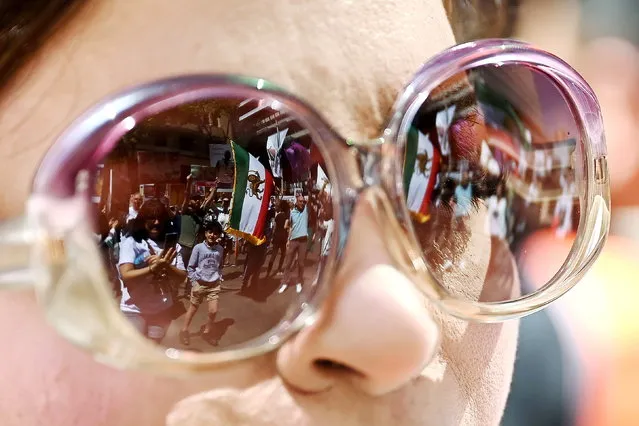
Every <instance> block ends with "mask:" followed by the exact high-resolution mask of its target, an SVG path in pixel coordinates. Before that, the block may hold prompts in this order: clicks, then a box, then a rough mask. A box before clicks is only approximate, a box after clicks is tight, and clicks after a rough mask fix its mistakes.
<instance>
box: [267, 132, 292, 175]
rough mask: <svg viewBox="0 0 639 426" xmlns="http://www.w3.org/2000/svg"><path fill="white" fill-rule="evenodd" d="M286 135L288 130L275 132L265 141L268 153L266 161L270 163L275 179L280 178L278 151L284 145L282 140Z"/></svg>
mask: <svg viewBox="0 0 639 426" xmlns="http://www.w3.org/2000/svg"><path fill="white" fill-rule="evenodd" d="M287 133H288V128H287V129H284V130H280V131H277V132H275V133H274V134H272V135H271V136H269V137H268V138H267V139H266V152H267V153H268V161H269V162H270V163H271V172H272V173H273V176H274V177H276V178H280V177H282V165H281V164H280V149H282V145H284V139H286V134H287Z"/></svg>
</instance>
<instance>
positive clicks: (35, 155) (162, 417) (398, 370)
mask: <svg viewBox="0 0 639 426" xmlns="http://www.w3.org/2000/svg"><path fill="white" fill-rule="evenodd" d="M453 44H454V39H453V36H452V33H451V30H450V28H449V26H448V23H447V20H446V16H445V12H444V9H443V7H442V4H441V2H440V1H439V0H404V1H401V2H399V1H392V0H384V1H381V0H380V1H378V0H374V1H369V2H366V3H365V4H364V3H361V2H352V1H347V0H327V1H322V2H306V3H304V4H303V5H302V4H301V3H299V2H292V1H284V0H282V1H280V0H277V1H271V2H232V3H229V2H221V1H210V0H208V1H205V0H193V1H191V2H188V6H186V5H182V4H180V6H179V7H178V5H177V4H176V3H175V2H172V1H169V0H153V1H152V0H138V1H136V2H130V1H125V0H112V1H106V0H94V1H92V2H89V4H88V5H87V6H86V7H84V8H83V9H82V10H81V11H80V12H79V13H78V14H77V16H74V18H73V19H72V20H71V21H70V22H68V23H66V25H65V26H64V27H63V28H60V29H58V30H57V32H56V33H55V35H54V36H53V37H52V38H51V40H49V42H48V44H47V45H46V46H45V47H44V48H43V49H42V50H41V51H40V52H39V53H38V54H37V56H36V57H35V58H34V60H33V61H31V62H30V63H29V65H28V66H27V67H26V68H25V69H23V70H22V72H21V73H20V74H19V75H18V76H17V78H16V80H15V82H14V83H13V84H12V85H11V87H8V88H6V90H4V92H3V95H2V98H0V108H1V111H2V113H0V135H2V139H1V142H0V159H1V160H0V162H1V163H2V167H0V181H2V182H5V186H4V190H3V191H2V192H1V193H0V218H3V219H4V218H7V217H10V216H12V215H15V214H18V213H20V212H21V211H22V210H23V206H24V202H25V200H26V197H27V196H28V193H29V185H30V182H31V178H32V176H33V174H34V172H35V170H36V167H37V162H38V160H39V159H40V158H41V157H42V156H43V155H44V153H45V152H46V150H47V149H48V148H49V146H50V145H51V142H52V140H53V139H54V138H55V136H56V135H57V134H59V133H60V132H61V131H62V130H63V129H64V128H65V127H66V126H68V125H69V124H70V122H71V121H72V120H73V119H74V118H75V117H77V116H78V115H79V114H80V113H82V112H83V111H84V110H85V109H86V108H87V107H89V106H90V105H91V104H93V103H95V102H97V101H98V100H100V99H101V98H102V97H104V96H105V95H108V94H110V93H112V92H114V91H116V90H119V89H122V88H124V87H128V86H131V85H135V84H140V83H144V82H148V81H150V80H153V79H156V78H161V77H167V76H171V75H176V74H184V73H194V72H223V73H240V74H245V75H252V76H256V77H262V78H266V79H268V80H271V81H273V82H275V83H276V84H278V85H280V86H282V87H284V88H286V89H287V90H289V91H291V92H293V93H296V94H298V95H299V96H300V97H302V98H303V99H305V100H306V101H308V102H309V103H310V104H311V105H313V106H314V107H315V108H316V109H317V110H318V111H319V112H320V113H321V114H322V115H323V116H324V117H326V119H327V120H328V121H329V122H330V123H331V124H332V125H333V126H334V127H335V129H336V130H337V131H338V132H340V133H341V134H342V135H344V136H345V137H348V138H353V139H360V140H362V139H366V138H370V137H374V136H376V135H378V134H379V131H380V128H381V127H382V126H383V124H384V122H385V121H386V119H387V115H388V113H389V111H390V108H391V106H392V104H393V102H394V100H395V97H396V96H397V95H398V93H399V91H400V90H401V88H402V87H403V85H405V84H406V83H407V82H408V81H409V79H410V77H411V76H412V74H413V73H414V72H415V71H416V70H417V69H418V68H419V66H420V65H421V64H422V63H423V62H424V61H426V60H428V59H429V58H430V57H431V56H432V55H434V54H436V53H437V52H439V51H441V50H442V49H444V48H446V47H449V46H451V45H453ZM8 183H10V184H8ZM372 208H373V207H372V206H371V205H370V204H368V203H367V202H366V201H364V200H362V201H361V202H360V203H359V204H358V206H357V208H356V211H355V213H354V214H355V218H354V220H353V227H352V230H351V235H350V239H349V243H348V246H347V249H346V253H345V258H344V261H343V264H342V266H341V268H340V270H339V271H338V273H337V275H336V277H335V279H334V280H333V282H332V283H331V286H332V291H331V294H330V296H329V297H328V299H327V300H326V302H325V304H324V305H323V306H322V308H321V310H320V312H319V316H318V319H317V321H316V322H315V323H314V324H313V325H311V326H308V327H307V328H306V329H304V330H303V331H301V332H300V333H299V334H298V335H297V336H295V337H294V338H292V339H291V340H289V341H288V342H286V344H285V345H284V346H283V347H282V348H281V349H280V350H279V351H278V352H277V353H274V354H270V355H267V356H264V357H261V358H259V359H253V360H249V361H246V362H243V363H241V364H239V365H235V366H233V367H229V368H225V369H220V370H219V371H216V372H215V373H208V374H204V373H202V374H201V375H199V376H197V377H192V378H189V379H184V380H178V379H166V378H162V377H159V376H152V375H149V374H142V373H137V372H121V371H114V370H112V369H111V368H109V367H105V366H102V365H100V364H98V363H96V362H94V361H93V360H92V359H91V357H90V355H89V354H86V353H83V352H82V351H80V350H78V349H76V348H74V347H73V346H72V345H71V344H69V343H67V342H66V341H64V340H63V339H62V338H61V337H58V336H57V335H56V334H55V332H54V331H53V330H52V329H51V328H50V327H48V326H47V324H46V322H45V320H44V318H43V314H42V313H41V311H40V309H39V307H38V306H37V304H36V302H35V300H34V298H33V296H32V295H31V294H29V293H9V294H7V293H0V336H2V337H3V339H4V344H3V349H2V351H1V352H0V377H2V378H3V380H2V381H0V413H2V424H3V425H4V426H17V425H20V426H26V425H38V424H43V423H46V424H48V425H51V426H62V425H65V426H66V425H75V424H78V425H88V424H91V425H121V426H134V425H160V424H164V422H165V421H166V419H167V416H168V423H169V424H171V425H182V426H184V425H230V426H237V425H260V424H264V425H273V424H278V425H288V424H290V425H327V424H339V425H346V426H348V425H386V424H394V425H395V424H396V425H402V426H407V425H438V426H439V425H460V424H461V425H481V426H486V425H496V424H498V423H499V419H500V418H501V414H502V411H503V407H504V404H505V401H506V396H507V394H508V389H509V386H510V380H511V375H512V368H513V362H514V355H515V346H516V340H517V323H516V322H508V323H504V324H497V325H485V324H484V325H481V324H471V323H467V322H464V321H460V320H456V319H453V318H451V317H450V316H447V315H445V314H442V313H440V312H438V311H437V310H436V309H434V308H433V307H432V306H430V305H429V304H428V302H427V301H426V300H425V299H424V298H423V296H421V295H420V293H419V292H418V290H417V289H416V287H415V283H414V282H413V281H412V280H411V278H410V277H408V276H406V275H404V274H403V273H402V272H400V270H399V269H398V268H397V267H396V265H395V264H394V263H393V260H392V257H391V256H390V255H389V253H388V252H387V246H388V245H387V244H386V242H385V241H384V240H383V237H382V234H381V233H379V232H378V231H375V230H376V229H380V224H379V223H377V222H376V219H375V215H374V212H373V210H372ZM480 246H485V244H481V243H478V244H476V245H475V246H474V245H473V242H472V241H470V242H469V244H468V248H467V250H469V251H470V252H472V251H473V247H475V248H476V249H477V250H479V247H480ZM480 263H481V262H480ZM482 264H484V265H485V264H486V262H483V263H482ZM485 272H486V271H485V270H484V271H481V270H479V271H478V272H477V274H479V275H481V274H485ZM459 279H462V278H461V277H460V278H459ZM514 279H515V278H513V280H514ZM513 287H517V286H516V285H514V286H513ZM475 290H476V289H474V290H473V289H471V290H470V291H475ZM318 360H329V361H332V362H334V363H338V364H341V365H342V366H343V367H340V368H331V367H327V366H325V365H324V366H322V364H318V363H317V361H318ZM181 400H182V401H181ZM180 401H181V402H180Z"/></svg>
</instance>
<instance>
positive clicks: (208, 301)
mask: <svg viewBox="0 0 639 426" xmlns="http://www.w3.org/2000/svg"><path fill="white" fill-rule="evenodd" d="M326 170H327V168H326V164H325V162H324V159H323V158H322V154H321V153H320V151H319V149H318V146H317V145H316V144H315V143H314V141H313V137H312V135H311V133H310V132H309V130H308V129H306V128H304V126H302V125H301V124H300V123H299V122H298V120H296V118H295V117H294V116H293V115H291V114H289V113H288V112H287V110H286V109H285V108H284V106H283V104H282V103H280V102H278V101H275V100H269V99H207V100H201V101H197V102H193V103H190V104H185V105H181V106H179V107H176V108H173V109H171V110H167V111H164V112H161V113H158V114H156V115H154V116H151V117H149V118H147V119H145V120H144V121H141V122H139V123H137V125H136V127H135V128H133V129H132V130H131V131H130V132H129V133H127V134H126V135H125V136H124V137H123V138H122V139H121V140H120V142H119V143H118V145H117V146H116V148H115V149H114V150H113V151H112V152H111V153H110V154H109V155H108V156H107V157H106V158H105V159H104V161H103V163H102V164H100V166H99V168H98V171H97V176H96V188H95V194H94V197H93V198H94V200H95V201H96V211H97V212H99V213H98V214H97V215H98V217H97V221H96V223H97V224H98V229H97V233H98V234H99V241H100V243H99V244H100V249H101V251H102V253H103V257H104V262H105V265H106V269H107V271H108V274H109V279H110V282H111V283H112V285H113V293H114V297H116V298H117V300H118V301H119V302H120V310H121V312H122V313H123V315H125V316H126V317H127V318H128V319H129V320H130V321H131V323H132V324H133V325H134V326H135V327H136V328H137V329H138V330H139V331H140V332H141V333H143V335H145V336H146V337H148V338H149V339H152V340H154V341H156V342H158V343H160V344H162V345H163V346H166V347H172V348H178V349H184V350H192V351H197V352H211V351H218V350H223V349H225V348H227V347H229V346H234V345H240V344H243V343H246V342H247V341H249V340H251V339H254V338H257V337H259V336H261V335H263V334H265V333H267V332H268V331H269V330H271V329H273V328H274V327H275V326H276V325H277V324H278V323H279V322H280V321H281V320H282V319H283V318H284V317H285V315H286V314H287V312H289V311H291V310H294V309H296V308H297V306H298V305H299V304H300V301H301V300H302V298H304V297H307V296H308V295H309V294H312V293H313V291H314V286H315V285H316V284H317V281H318V277H319V272H320V270H321V267H322V266H323V265H324V262H325V261H326V256H327V255H328V253H329V250H330V241H331V235H332V232H333V217H332V204H331V203H332V201H331V184H330V181H329V179H328V177H327V175H326Z"/></svg>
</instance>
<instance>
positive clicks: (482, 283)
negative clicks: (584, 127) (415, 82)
mask: <svg viewBox="0 0 639 426" xmlns="http://www.w3.org/2000/svg"><path fill="white" fill-rule="evenodd" d="M579 142H580V132H579V127H578V125H577V122H576V120H575V118H574V116H573V114H572V112H571V110H570V107H569V103H568V101H567V100H566V98H565V96H564V95H563V92H562V91H561V90H560V89H559V88H558V86H557V85H556V84H555V83H554V82H553V81H552V80H551V79H550V78H549V77H548V76H546V75H545V74H542V73H541V72H539V71H535V70H532V69H530V68H527V67H525V66H520V65H503V66H482V67H478V68H474V69H471V70H470V71H467V72H464V73H460V74H457V75H455V76H454V77H452V78H450V79H449V80H447V81H445V82H444V83H443V84H441V85H440V86H439V87H438V88H437V89H436V90H434V91H433V93H431V94H430V95H429V97H428V98H427V100H426V101H425V102H424V103H423V105H421V107H420V109H419V111H418V112H417V114H416V116H415V117H414V119H413V120H412V123H411V127H410V130H409V133H408V135H407V143H406V151H405V157H404V158H405V161H404V188H405V191H406V200H407V205H408V209H409V211H410V214H411V216H412V219H413V224H414V227H415V230H416V234H417V237H418V239H419V242H420V244H421V246H422V248H423V252H424V257H425V259H426V261H427V263H428V265H429V267H430V270H431V271H432V272H433V275H434V276H435V277H436V278H437V280H438V281H439V282H440V284H441V285H443V286H444V287H445V288H446V289H448V290H449V292H450V293H451V294H453V295H455V296H458V297H463V298H467V299H470V300H473V301H482V302H499V301H505V300H511V299H514V298H517V297H519V296H521V295H524V294H526V293H529V292H531V291H534V290H537V289H539V288H540V287H542V286H543V285H544V284H546V283H547V282H548V281H549V280H551V279H552V277H553V276H554V275H555V273H557V271H558V270H559V268H560V267H561V265H562V264H563V262H564V261H565V260H566V259H567V257H568V253H569V251H570V249H571V248H572V242H571V241H572V238H573V237H574V235H575V233H576V230H577V227H578V224H579V215H580V209H579V207H580V206H579V199H578V194H580V193H581V191H580V185H582V183H581V182H582V181H583V176H582V175H581V170H582V165H581V164H580V163H579V158H580V155H581V154H580V148H579ZM539 238H544V239H547V238H550V239H552V240H554V241H555V243H556V245H557V250H558V251H555V253H554V254H553V258H546V257H545V256H544V255H543V254H542V253H540V252H539V251H538V250H535V242H536V241H538V239H539ZM558 252H559V253H560V254H561V255H560V256H558V257H557V253H558Z"/></svg>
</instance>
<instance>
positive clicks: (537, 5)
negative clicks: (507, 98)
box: [444, 0, 639, 426]
mask: <svg viewBox="0 0 639 426" xmlns="http://www.w3.org/2000/svg"><path fill="white" fill-rule="evenodd" d="M444 4H445V5H446V7H447V10H448V13H449V19H450V21H451V23H452V25H453V28H454V31H455V35H456V37H457V39H458V41H460V42H461V41H468V40H473V39H477V38H486V37H512V38H517V39H521V40H525V41H528V42H530V43H532V44H534V45H536V46H538V47H541V48H543V49H545V50H548V51H550V52H552V53H555V54H556V55H558V56H560V57H561V58H563V59H564V60H566V61H567V62H568V63H570V64H571V65H572V66H573V67H574V68H576V69H577V70H578V71H579V72H580V73H581V74H582V75H583V76H584V77H585V78H586V80H587V81H588V82H589V83H590V85H591V86H592V87H593V89H594V91H595V92H596V94H597V96H598V98H599V102H600V103H601V108H602V112H603V116H604V121H605V126H606V137H607V144H608V154H609V156H608V164H609V170H610V174H611V183H612V203H613V220H612V229H611V236H610V238H609V240H608V243H607V246H606V249H605V251H604V253H603V254H602V256H601V257H600V259H599V260H598V261H597V263H596V265H595V267H594V268H593V269H592V270H591V271H590V272H589V273H588V275H587V276H586V278H585V279H584V280H583V281H582V282H581V283H580V284H579V285H577V287H576V288H575V289H573V290H572V291H571V292H569V293H568V295H567V296H566V297H564V298H563V299H562V300H560V301H559V302H557V303H555V304H554V305H553V306H552V308H551V309H549V310H547V311H545V312H543V313H540V314H535V315H532V316H530V317H527V318H526V319H524V320H523V321H522V324H521V335H520V346H519V352H518V357H517V363H516V367H515V376H514V379H513V391H512V394H511V396H510V399H509V402H508V408H507V411H506V414H505V417H504V420H503V425H505V426H511V425H512V426H514V425H517V426H525V425H543V426H546V425H577V426H608V425H610V426H612V425H614V426H626V425H637V424H639V398H638V397H637V396H636V395H637V394H636V392H637V391H639V285H637V282H638V281H639V262H638V261H637V260H638V258H639V186H638V185H637V183H636V182H637V181H638V179H639V141H638V140H637V139H636V137H637V135H638V134H639V120H637V118H639V51H638V46H639V1H637V0H444ZM538 244H540V246H541V247H539V249H540V250H545V251H546V252H547V253H548V256H549V257H552V252H553V247H552V244H550V242H549V244H548V246H547V247H543V245H544V244H545V243H544V242H543V241H540V242H539V243H538ZM536 267H537V268H540V269H543V268H544V264H543V263H542V262H540V264H539V265H537V266H536Z"/></svg>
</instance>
